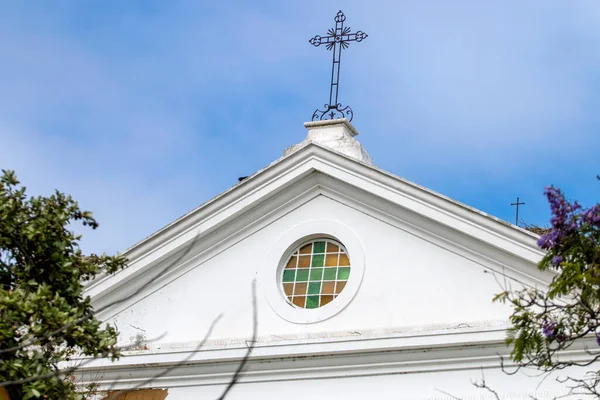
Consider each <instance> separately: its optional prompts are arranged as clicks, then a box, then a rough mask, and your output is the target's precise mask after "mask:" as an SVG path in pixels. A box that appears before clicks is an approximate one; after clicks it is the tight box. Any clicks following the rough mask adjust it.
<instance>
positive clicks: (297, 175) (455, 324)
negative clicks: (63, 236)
mask: <svg viewBox="0 0 600 400" xmlns="http://www.w3.org/2000/svg"><path fill="white" fill-rule="evenodd" d="M305 126H306V127H307V129H308V135H307V138H306V140H305V141H303V142H302V143H300V144H298V145H296V146H293V147H291V148H289V149H288V150H286V152H285V154H284V156H283V157H281V158H280V159H278V160H277V161H275V162H273V163H272V164H271V165H269V166H267V167H266V168H264V169H262V170H260V171H258V172H256V173H255V174H253V175H252V176H250V177H248V178H246V179H244V180H243V181H241V182H240V183H239V184H237V185H235V186H234V187H232V188H231V189H229V190H227V191H226V192H224V193H222V194H220V195H218V196H217V197H215V198H214V199H212V200H210V201H209V202H207V203H205V204H204V205H202V206H200V207H198V208H197V209H195V210H193V211H191V212H189V213H188V214H186V215H184V216H183V217H181V218H180V219H178V220H176V221H174V222H173V223H171V224H170V225H168V226H166V227H165V228H163V229H162V230H160V231H158V232H156V233H155V234H153V235H152V236H150V237H148V238H146V239H145V240H143V241H142V242H140V243H138V244H136V245H134V246H133V247H131V248H130V249H129V250H127V252H126V254H125V255H126V256H127V258H128V259H129V266H128V267H127V268H126V269H124V270H122V271H120V272H119V273H117V274H114V275H112V276H108V277H103V278H101V279H98V280H96V281H94V282H92V283H91V284H90V285H89V287H88V288H87V294H88V295H90V296H91V298H92V301H93V304H94V306H95V307H96V309H103V310H104V311H102V312H101V313H100V315H99V318H100V319H102V320H103V321H105V322H106V323H109V324H111V325H113V326H115V327H116V328H117V329H118V331H119V332H120V340H121V344H122V345H124V346H130V347H129V348H128V350H126V351H125V353H124V354H125V355H124V356H123V357H122V358H121V359H120V360H118V361H116V362H110V361H109V360H94V361H93V362H89V363H86V364H85V366H83V367H82V368H81V369H80V370H79V373H80V375H81V380H80V384H81V385H86V384H88V383H96V384H98V385H99V387H100V388H101V389H102V390H110V391H112V393H116V392H118V391H127V390H132V391H131V392H122V393H123V396H121V398H127V399H133V398H134V397H132V396H133V394H135V395H136V396H138V397H135V398H136V399H142V398H147V399H163V398H166V399H168V400H188V399H200V398H201V399H205V398H206V399H217V398H219V396H221V395H222V393H223V392H224V390H226V388H228V386H229V385H230V383H231V382H232V379H233V377H234V376H236V377H237V378H238V379H237V380H236V383H235V384H234V385H233V386H232V387H231V388H230V390H229V391H228V393H227V395H226V398H227V399H232V400H237V399H261V400H270V399H278V400H279V399H307V398H318V399H326V398H343V399H361V400H362V399H364V398H366V397H369V396H376V397H377V398H379V399H396V400H398V399H449V398H453V397H454V398H461V399H486V398H494V397H493V395H492V394H491V393H490V392H489V391H487V390H485V389H480V388H477V387H475V386H474V385H473V384H472V382H473V381H481V379H482V378H483V379H485V382H486V384H487V385H489V386H490V387H491V388H493V389H494V390H496V391H497V392H498V393H500V394H501V395H502V398H507V399H508V398H510V399H527V398H529V396H530V395H535V396H537V398H540V399H542V398H554V397H556V396H558V395H561V394H563V392H564V389H563V388H562V386H561V385H560V384H558V383H557V382H556V381H555V380H554V379H553V378H550V379H545V380H544V381H543V382H542V383H541V384H540V381H541V378H532V377H530V376H528V375H526V374H524V373H518V374H515V375H508V374H506V373H504V372H503V371H502V369H501V365H500V364H501V363H500V357H501V356H502V357H504V358H505V368H506V369H508V370H510V368H511V363H510V361H509V360H508V359H507V355H508V353H509V349H508V348H507V347H506V346H505V344H504V339H505V336H506V328H507V327H508V319H507V317H508V316H509V315H510V308H509V307H508V306H506V305H502V304H497V303H493V302H492V298H493V296H494V295H495V294H496V293H499V292H501V291H502V290H504V288H506V287H508V286H510V287H512V288H519V287H522V286H537V287H543V286H544V285H547V284H548V282H550V280H551V279H552V276H551V275H550V274H549V273H546V272H541V271H539V270H538V269H537V267H536V264H537V262H538V261H539V260H540V259H541V258H542V256H543V253H542V252H541V251H540V250H539V249H538V247H537V246H536V239H537V236H536V235H534V234H532V233H530V232H528V231H525V230H523V229H521V228H519V227H517V226H514V225H512V224H509V223H507V222H505V221H502V220H499V219H497V218H495V217H493V216H491V215H487V214H485V213H483V212H481V211H478V210H476V209H473V208H471V207H468V206H466V205H464V204H460V203H458V202H456V201H454V200H452V199H450V198H447V197H445V196H443V195H440V194H438V193H435V192H433V191H431V190H428V189H426V188H424V187H421V186H418V185H416V184H414V183H411V182H408V181H406V180H404V179H402V178H400V177H397V176H394V175H392V174H390V173H387V172H385V171H383V170H381V169H379V168H377V167H375V166H374V164H373V161H372V159H371V157H370V156H369V154H368V153H367V151H365V149H364V148H363V147H362V146H361V145H360V144H359V142H358V141H357V140H356V135H357V132H356V130H355V129H354V127H353V126H352V125H351V124H350V123H349V122H348V121H347V120H345V119H337V120H330V121H318V122H310V123H306V124H305ZM240 367H242V368H241V373H239V375H238V374H236V371H238V370H239V369H240ZM127 396H129V397H127ZM144 396H146V397H144Z"/></svg>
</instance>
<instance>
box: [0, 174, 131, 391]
mask: <svg viewBox="0 0 600 400" xmlns="http://www.w3.org/2000/svg"><path fill="white" fill-rule="evenodd" d="M75 223H81V224H83V225H84V226H89V227H90V228H92V229H95V228H96V227H97V226H98V224H97V222H96V221H95V220H94V218H93V217H92V215H91V213H90V212H87V211H82V210H80V209H79V206H78V205H77V203H76V202H75V201H74V200H73V199H72V198H71V197H70V196H67V195H64V194H62V193H60V192H58V191H57V192H56V193H55V194H53V195H51V196H49V197H31V198H28V197H27V196H26V194H25V188H24V187H22V186H20V183H19V181H18V180H17V178H16V176H15V174H14V173H13V172H11V171H3V173H2V175H1V176H0V389H2V390H1V391H0V397H1V396H2V393H1V392H2V391H4V388H5V389H6V392H5V393H4V395H6V394H8V395H9V396H10V399H12V400H16V399H24V400H27V399H35V398H43V399H65V400H79V399H81V398H82V397H83V394H82V393H80V392H77V391H76V390H75V389H76V388H75V386H74V384H73V382H72V381H71V380H69V379H67V378H68V376H65V375H68V374H66V373H65V371H63V370H60V369H59V364H60V363H61V362H62V361H68V360H69V359H70V357H72V356H74V355H91V356H102V357H110V358H115V357H117V356H118V355H119V348H117V346H116V342H117V332H116V330H115V329H114V328H112V327H111V326H108V325H106V326H105V327H104V328H103V327H101V323H100V321H99V320H97V319H96V317H95V314H94V310H93V309H92V306H91V303H90V298H89V297H86V296H84V294H83V289H84V286H83V284H84V282H86V281H89V280H91V279H92V278H94V277H95V276H96V275H98V274H99V273H102V272H105V273H108V274H110V273H114V272H115V271H117V270H119V269H121V268H123V267H124V266H125V261H126V260H125V259H124V258H123V257H121V256H107V255H95V254H90V255H85V254H83V253H82V251H81V250H80V249H79V239H80V236H79V235H76V234H75V233H73V232H72V231H71V230H70V229H69V228H71V227H73V226H74V224H75Z"/></svg>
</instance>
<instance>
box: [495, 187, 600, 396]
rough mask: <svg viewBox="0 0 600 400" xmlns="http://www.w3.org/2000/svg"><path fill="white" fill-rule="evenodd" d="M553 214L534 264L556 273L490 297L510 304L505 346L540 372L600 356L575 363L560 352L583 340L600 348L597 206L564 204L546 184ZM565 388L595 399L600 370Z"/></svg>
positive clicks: (591, 357) (522, 362)
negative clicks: (543, 284)
mask: <svg viewBox="0 0 600 400" xmlns="http://www.w3.org/2000/svg"><path fill="white" fill-rule="evenodd" d="M545 193H546V196H547V197H548V201H549V203H550V208H551V212H552V218H551V220H550V223H551V227H549V228H544V229H543V230H541V231H540V233H542V235H541V237H540V239H539V240H538V246H539V247H540V248H542V249H543V250H546V251H547V253H546V255H545V256H544V257H543V259H542V260H541V261H540V263H539V265H538V267H539V269H540V270H543V271H552V272H553V273H554V274H555V275H554V277H553V279H552V282H551V283H550V285H549V287H548V288H545V289H544V290H540V289H538V288H524V289H521V290H516V291H511V290H506V291H504V292H502V293H500V294H498V295H497V296H496V297H495V298H494V301H500V302H508V303H509V304H511V305H512V307H513V313H512V315H511V316H510V322H511V325H512V326H511V328H510V329H509V332H508V336H507V344H508V345H510V346H512V352H511V358H512V359H513V360H514V361H515V362H516V363H517V364H518V365H519V366H520V367H537V368H540V369H542V370H545V371H553V370H558V369H564V368H566V367H569V366H574V365H579V366H588V365H590V363H591V362H593V361H596V360H598V359H600V353H598V351H597V350H594V351H588V357H586V359H585V360H583V361H581V360H579V361H577V360H573V359H571V358H569V357H568V356H564V355H563V356H562V357H559V354H560V353H563V354H564V351H565V350H567V349H568V348H569V347H571V346H572V345H573V344H574V343H576V342H577V341H580V340H582V339H589V338H591V339H595V340H596V344H597V345H599V346H600V204H596V205H594V206H592V207H590V208H587V209H584V208H582V207H581V206H580V205H579V204H578V203H577V202H573V203H570V202H568V201H567V200H566V199H565V197H564V196H563V194H562V193H561V191H560V190H558V189H556V188H554V187H550V188H546V192H545ZM566 380H567V381H569V382H570V385H569V386H570V387H571V388H572V389H573V390H575V389H577V390H581V389H583V390H584V391H587V392H588V394H592V395H595V396H597V397H600V371H596V370H592V371H588V373H587V375H586V376H585V377H584V378H577V377H567V378H566Z"/></svg>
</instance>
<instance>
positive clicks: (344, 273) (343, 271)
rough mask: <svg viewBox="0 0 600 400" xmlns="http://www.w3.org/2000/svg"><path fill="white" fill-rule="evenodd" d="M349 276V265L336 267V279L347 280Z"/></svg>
mask: <svg viewBox="0 0 600 400" xmlns="http://www.w3.org/2000/svg"><path fill="white" fill-rule="evenodd" d="M349 277H350V267H339V268H338V275H337V278H338V280H342V281H345V280H348V278H349Z"/></svg>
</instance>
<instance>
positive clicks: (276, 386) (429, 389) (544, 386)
mask: <svg viewBox="0 0 600 400" xmlns="http://www.w3.org/2000/svg"><path fill="white" fill-rule="evenodd" d="M483 374H484V375H483V377H484V378H485V382H486V384H487V385H488V386H489V387H490V388H491V389H493V390H495V391H497V392H498V393H500V394H501V396H502V397H501V398H503V399H511V400H530V399H531V398H532V397H531V396H532V395H533V396H534V398H536V399H539V400H549V399H555V398H557V397H558V396H560V395H564V393H565V388H564V386H562V385H561V384H559V383H558V382H557V381H556V380H555V379H554V376H551V377H550V378H549V379H545V380H543V381H542V377H529V376H525V375H523V374H518V375H514V376H509V375H506V374H505V373H503V372H502V371H501V370H500V369H486V370H484V371H483ZM481 379H482V370H480V369H470V370H463V371H435V372H428V373H420V374H393V375H376V376H363V377H350V378H337V379H307V380H296V381H272V382H261V383H254V382H253V383H239V384H237V385H235V386H234V387H233V388H232V389H231V391H230V392H229V393H228V395H227V397H226V399H227V400H252V399H260V400H281V399H289V400H295V399H298V400H300V399H344V400H365V399H369V398H377V399H380V400H387V399H389V400H419V399H421V400H449V399H452V398H453V397H452V396H454V398H460V399H464V400H477V399H490V400H491V399H495V397H494V396H493V395H491V394H490V393H489V392H488V391H487V390H486V389H479V388H476V387H475V386H473V384H472V383H471V382H475V381H479V382H481ZM540 382H541V384H540ZM538 385H539V386H538ZM223 390H224V386H223V385H219V386H188V387H174V388H170V389H169V391H168V392H169V393H168V396H167V397H166V400H196V399H217V398H219V396H220V395H221V393H222V392H223ZM444 392H445V393H444Z"/></svg>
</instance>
